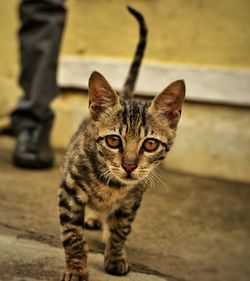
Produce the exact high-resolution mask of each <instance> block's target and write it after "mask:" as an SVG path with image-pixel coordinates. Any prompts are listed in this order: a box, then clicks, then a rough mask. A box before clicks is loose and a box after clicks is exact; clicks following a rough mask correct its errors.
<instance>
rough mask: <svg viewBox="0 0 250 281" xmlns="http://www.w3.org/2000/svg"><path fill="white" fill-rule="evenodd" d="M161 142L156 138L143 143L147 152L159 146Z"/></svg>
mask: <svg viewBox="0 0 250 281" xmlns="http://www.w3.org/2000/svg"><path fill="white" fill-rule="evenodd" d="M159 144H160V142H159V141H158V140H156V139H146V140H145V141H144V143H143V148H144V149H145V150H146V151H147V152H153V151H155V150H156V149H157V148H158V147H159Z"/></svg>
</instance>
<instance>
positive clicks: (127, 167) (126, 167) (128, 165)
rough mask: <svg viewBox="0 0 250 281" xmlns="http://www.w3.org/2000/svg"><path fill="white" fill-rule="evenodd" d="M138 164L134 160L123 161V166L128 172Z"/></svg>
mask: <svg viewBox="0 0 250 281" xmlns="http://www.w3.org/2000/svg"><path fill="white" fill-rule="evenodd" d="M136 167H137V165H136V163H134V162H131V163H122V168H123V169H124V170H125V171H126V172H127V173H131V172H133V171H134V170H135V169H136Z"/></svg>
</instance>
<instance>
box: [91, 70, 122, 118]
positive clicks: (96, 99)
mask: <svg viewBox="0 0 250 281" xmlns="http://www.w3.org/2000/svg"><path fill="white" fill-rule="evenodd" d="M119 107H121V105H120V102H119V97H118V95H117V94H116V92H115V91H114V90H113V89H112V87H111V86H110V84H109V83H108V81H107V80H106V79H105V78H104V77H103V76H102V75H101V74H100V73H99V72H97V71H94V72H93V73H92V74H91V76H90V78H89V109H90V113H91V115H92V117H93V119H94V120H97V119H98V117H99V116H100V114H101V113H103V112H104V111H106V110H108V109H114V108H116V109H119Z"/></svg>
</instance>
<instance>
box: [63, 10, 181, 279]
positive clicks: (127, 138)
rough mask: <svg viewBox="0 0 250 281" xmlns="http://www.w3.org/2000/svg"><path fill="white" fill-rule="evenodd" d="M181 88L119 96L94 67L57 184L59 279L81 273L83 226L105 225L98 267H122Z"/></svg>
mask: <svg viewBox="0 0 250 281" xmlns="http://www.w3.org/2000/svg"><path fill="white" fill-rule="evenodd" d="M133 13H136V15H137V14H138V13H137V12H135V11H134V10H133ZM133 80H134V81H135V79H134V78H133V79H132V80H131V81H133ZM129 83H130V82H129ZM132 84H133V83H132ZM129 87H130V86H129ZM130 89H131V88H130ZM184 95H185V84H184V82H183V81H182V80H178V81H176V82H174V83H172V84H170V85H169V86H168V87H167V88H166V89H164V90H163V92H162V93H160V94H159V95H157V96H156V97H155V99H154V100H153V101H151V102H145V101H140V100H135V99H123V98H119V96H118V95H117V94H116V93H115V91H114V90H113V89H112V87H111V86H110V84H109V83H108V82H107V80H106V79H105V78H104V77H103V76H102V75H101V74H100V73H98V72H94V73H93V74H92V75H91V77H90V79H89V98H90V104H89V108H90V113H91V118H89V119H88V120H85V121H83V123H82V124H81V126H80V127H79V129H78V131H77V132H76V133H75V134H74V136H73V137H72V140H71V142H70V145H69V147H68V150H67V153H66V156H65V162H64V166H63V181H62V183H61V186H60V190H59V211H60V222H61V227H62V238H63V246H64V250H65V260H66V267H65V270H64V272H63V275H62V279H61V280H62V281H70V280H71V281H80V280H82V281H86V280H88V276H89V274H88V270H87V253H88V249H87V245H86V240H85V236H84V229H85V226H86V227H88V228H100V227H102V228H103V230H104V242H105V253H104V267H105V271H106V272H107V273H110V274H114V275H124V274H127V272H128V271H129V263H128V260H127V257H126V251H125V244H126V240H127V237H128V235H129V233H130V231H131V224H132V222H133V221H134V219H135V216H136V212H137V210H138V209H139V207H140V204H141V200H142V197H143V194H144V192H145V191H146V190H147V189H148V187H150V186H151V184H152V182H153V180H155V179H157V178H158V176H157V174H156V173H155V168H156V167H157V166H158V165H159V164H160V163H161V161H162V160H163V159H164V158H165V157H166V155H167V153H168V151H169V149H170V148H171V146H172V144H173V140H174V137H175V133H176V128H177V124H178V120H179V118H180V113H181V107H182V103H183V100H184ZM110 136H112V138H111V141H113V140H114V143H115V144H117V143H118V146H116V147H113V146H111V144H112V145H113V142H111V144H110V143H109V138H108V137H110ZM113 137H114V139H113ZM146 144H147V145H146ZM151 145H153V150H149V149H151Z"/></svg>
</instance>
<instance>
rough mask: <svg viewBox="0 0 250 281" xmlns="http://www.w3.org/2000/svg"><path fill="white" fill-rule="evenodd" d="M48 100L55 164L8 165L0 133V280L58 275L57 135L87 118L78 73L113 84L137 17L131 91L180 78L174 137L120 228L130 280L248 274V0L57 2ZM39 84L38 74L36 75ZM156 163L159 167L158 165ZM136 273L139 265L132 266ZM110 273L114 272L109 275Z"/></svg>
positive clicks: (3, 26)
mask: <svg viewBox="0 0 250 281" xmlns="http://www.w3.org/2000/svg"><path fill="white" fill-rule="evenodd" d="M19 4H20V2H19V1H18V0H8V1H0V35H1V37H0V38H1V41H0V42H1V44H0V133H1V132H4V131H5V132H6V129H7V131H8V128H9V127H10V118H9V114H10V112H11V111H12V110H13V109H14V107H15V105H16V102H17V100H18V98H19V97H20V96H21V94H22V92H21V91H22V90H21V88H20V87H19V86H18V76H19V49H18V48H19V45H18V40H17V32H18V29H19V17H18V7H19ZM65 4H66V6H67V8H68V9H67V11H68V16H67V23H66V27H65V33H64V37H63V42H62V46H61V54H60V60H59V69H58V83H59V86H60V94H59V95H58V96H57V98H56V99H55V100H54V101H53V104H52V107H53V109H54V111H55V113H56V119H55V122H54V127H53V131H52V143H53V147H54V148H55V151H56V162H55V166H54V167H53V168H52V169H50V170H41V171H39V170H25V169H20V168H17V167H15V166H13V165H12V160H11V159H12V154H13V149H14V138H12V137H10V136H3V135H1V138H0V253H1V254H0V264H1V266H0V280H10V281H12V280H13V281H21V280H44V281H48V280H59V277H58V276H59V275H60V272H61V270H62V267H63V264H64V257H63V250H62V245H61V241H60V228H59V222H58V207H57V190H58V185H59V182H60V181H61V175H60V172H59V170H60V169H59V166H60V165H61V164H62V161H63V160H62V159H63V157H64V152H65V149H66V147H67V145H68V143H69V139H70V137H71V136H72V134H73V133H74V132H75V130H76V129H77V128H78V126H79V124H80V122H81V121H82V119H83V118H84V117H86V116H87V115H88V95H87V84H88V78H89V76H90V74H91V72H92V71H93V70H97V71H99V72H101V73H102V74H103V75H104V76H105V77H106V78H107V79H108V80H109V82H110V83H111V85H112V86H113V87H114V88H115V89H116V90H117V91H119V90H120V89H121V87H122V85H123V82H124V80H125V77H126V74H127V70H128V67H129V64H130V62H131V59H132V56H133V53H134V50H135V47H136V44H137V42H138V26H137V23H136V21H135V20H134V18H133V17H132V16H131V15H130V14H129V13H128V12H127V9H126V5H128V4H129V5H131V6H132V7H134V8H136V9H138V10H139V11H140V12H141V13H142V14H143V15H144V17H145V19H146V22H147V25H148V29H149V34H148V45H147V49H146V53H145V59H144V61H143V66H142V69H141V72H140V75H139V80H138V83H137V87H136V95H137V96H139V97H142V98H152V97H154V95H155V94H157V93H159V92H160V91H162V90H163V89H164V88H165V87H166V86H167V85H168V84H169V83H170V82H172V81H174V80H177V79H184V80H185V82H186V85H187V97H186V102H185V105H184V109H183V111H182V112H183V113H182V114H183V115H182V118H181V121H180V123H179V128H178V131H177V138H176V142H175V144H174V146H173V148H172V149H171V152H170V153H169V156H168V159H166V162H165V163H164V165H163V167H161V170H160V176H161V179H162V180H161V181H159V182H157V183H156V186H155V188H154V189H152V190H151V191H150V192H148V193H147V194H145V198H144V200H143V204H142V207H141V209H140V211H139V214H138V216H137V218H136V222H135V223H134V225H133V232H132V233H131V235H130V237H129V241H128V242H129V243H128V253H129V257H130V261H131V263H132V270H131V273H130V274H129V275H128V277H124V279H123V277H119V280H131V281H142V280H143V281H144V280H150V281H163V280H167V281H188V280H190V281H191V280H192V281H200V280H202V281H211V280H213V281H225V280H227V281H235V280H237V281H248V280H249V276H250V268H249V260H250V240H249V237H250V218H249V215H250V205H249V199H250V189H249V183H250V173H249V171H250V128H249V125H250V55H249V50H250V28H249V25H250V1H249V0H237V1H236V0H210V1H207V0H190V1H186V0H175V1H173V0H93V1H91V0H67V1H65ZM44 83H46V81H44ZM166 168H167V169H166ZM87 237H88V244H89V248H90V255H89V256H90V262H89V264H90V271H91V280H103V281H105V280H107V281H111V280H117V278H116V277H111V276H108V275H107V274H104V272H103V268H102V263H103V257H102V256H101V255H100V253H102V252H103V245H102V244H101V243H100V241H101V233H100V232H90V231H89V232H88V231H87ZM144 273H145V274H144ZM121 278H122V279H121Z"/></svg>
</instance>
